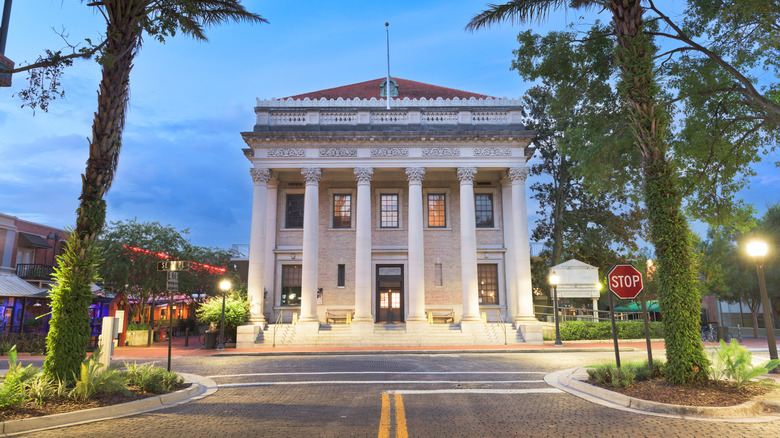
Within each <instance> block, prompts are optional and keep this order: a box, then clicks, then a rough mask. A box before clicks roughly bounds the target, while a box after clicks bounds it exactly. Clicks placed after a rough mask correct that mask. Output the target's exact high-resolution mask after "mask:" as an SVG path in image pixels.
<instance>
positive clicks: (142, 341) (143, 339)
mask: <svg viewBox="0 0 780 438" xmlns="http://www.w3.org/2000/svg"><path fill="white" fill-rule="evenodd" d="M125 341H126V342H127V345H128V346H131V347H141V346H145V345H147V344H148V343H149V330H128V331H127V335H126V337H125Z"/></svg>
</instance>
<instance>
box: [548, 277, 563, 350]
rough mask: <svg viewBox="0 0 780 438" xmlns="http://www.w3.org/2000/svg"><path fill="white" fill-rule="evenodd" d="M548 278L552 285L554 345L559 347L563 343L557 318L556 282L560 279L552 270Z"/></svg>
mask: <svg viewBox="0 0 780 438" xmlns="http://www.w3.org/2000/svg"><path fill="white" fill-rule="evenodd" d="M549 280H550V284H551V285H552V287H553V308H554V309H555V346H556V347H561V346H563V343H562V342H561V327H560V321H559V318H558V282H559V281H560V277H558V274H556V273H555V271H553V272H552V273H551V274H550V279H549Z"/></svg>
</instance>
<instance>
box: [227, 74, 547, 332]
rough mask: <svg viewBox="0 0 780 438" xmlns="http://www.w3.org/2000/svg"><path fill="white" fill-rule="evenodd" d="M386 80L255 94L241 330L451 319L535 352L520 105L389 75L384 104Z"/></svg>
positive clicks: (414, 324) (420, 326) (420, 324)
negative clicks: (509, 329)
mask: <svg viewBox="0 0 780 438" xmlns="http://www.w3.org/2000/svg"><path fill="white" fill-rule="evenodd" d="M386 82H387V81H386V80H384V79H377V80H373V81H367V82H362V83H358V84H353V85H348V86H344V87H338V88H333V89H328V90H322V91H319V92H314V93H308V94H304V95H299V96H292V97H289V98H284V99H271V100H258V102H257V106H256V107H255V113H256V117H257V119H256V124H255V126H254V129H253V130H252V131H250V132H243V133H242V136H243V138H244V141H245V142H246V144H247V145H248V148H247V149H245V150H244V152H245V155H246V157H247V158H248V160H249V161H250V163H251V165H252V167H251V169H250V174H251V177H252V180H253V182H254V192H253V201H252V206H253V207H252V229H251V240H250V246H249V257H248V259H249V260H248V262H249V264H248V294H249V300H250V303H251V311H250V314H251V319H250V322H251V324H252V326H253V327H255V328H254V334H255V335H257V333H258V332H261V331H262V330H263V328H264V327H265V326H266V324H268V323H272V324H273V323H275V322H289V321H290V320H291V319H293V318H297V322H298V326H299V327H302V328H303V329H304V330H309V331H316V330H318V329H319V327H320V324H321V323H326V322H329V317H331V316H338V315H344V314H347V313H348V314H349V320H351V325H352V329H353V330H356V331H361V330H370V329H371V327H373V326H374V325H375V324H379V323H403V324H404V327H405V329H406V330H407V331H412V330H422V331H424V330H425V329H426V326H427V325H428V324H429V323H430V322H431V321H432V318H433V317H434V316H436V317H446V316H449V315H451V316H452V320H453V322H454V323H458V324H460V325H461V327H463V328H465V327H467V326H469V325H479V324H483V321H484V320H485V319H488V320H491V321H506V322H509V323H514V327H515V328H516V329H517V330H518V331H519V332H520V333H521V334H522V335H523V336H524V337H525V339H526V340H527V341H535V342H536V341H538V342H541V329H540V328H539V327H538V321H537V320H536V318H535V317H534V312H533V296H532V288H531V268H530V253H529V238H528V226H527V225H528V224H527V212H526V205H525V180H526V177H527V176H528V167H527V166H526V162H527V160H528V159H529V158H530V156H531V154H532V150H531V149H530V148H529V144H530V142H531V140H532V139H533V135H534V133H533V132H530V131H527V130H525V129H524V127H523V125H522V123H521V115H522V109H521V107H520V102H519V101H517V100H508V99H496V98H491V97H489V96H484V95H479V94H475V93H469V92H465V91H460V90H454V89H450V88H444V87H438V86H434V85H429V84H423V83H419V82H414V81H408V80H403V79H395V78H394V79H391V80H390V96H391V98H390V102H389V103H388V101H387V99H386V97H385V95H386V94H387V93H386V86H385V85H386ZM244 332H246V330H244ZM240 336H241V335H239V337H240ZM239 342H240V339H239Z"/></svg>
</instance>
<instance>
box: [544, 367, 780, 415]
mask: <svg viewBox="0 0 780 438" xmlns="http://www.w3.org/2000/svg"><path fill="white" fill-rule="evenodd" d="M586 378H587V374H586V372H585V369H584V368H582V367H580V368H572V369H568V370H563V371H556V372H554V373H550V374H547V375H546V376H544V380H545V382H547V384H549V385H551V386H554V387H556V388H558V389H561V390H563V391H566V392H568V393H569V394H572V395H575V396H577V397H580V398H583V399H585V400H588V401H590V402H593V403H596V404H599V405H602V406H606V407H610V408H613V409H620V410H624V411H629V412H634V413H640V414H645V415H653V416H661V417H673V418H682V419H687V420H708V421H728V422H771V421H775V420H779V419H780V415H778V414H777V413H776V412H780V409H778V408H780V389H776V390H774V391H773V392H771V393H769V394H766V395H764V396H762V397H759V398H756V399H755V400H751V401H748V402H745V403H742V404H740V405H736V406H726V407H706V406H684V405H672V404H668V403H659V402H654V401H649V400H642V399H638V398H635V397H629V396H627V395H623V394H620V393H618V392H614V391H610V390H608V389H604V388H601V387H598V386H594V385H590V384H588V383H585V381H584V379H586ZM765 410H769V411H770V412H773V413H772V414H765V413H764V412H765Z"/></svg>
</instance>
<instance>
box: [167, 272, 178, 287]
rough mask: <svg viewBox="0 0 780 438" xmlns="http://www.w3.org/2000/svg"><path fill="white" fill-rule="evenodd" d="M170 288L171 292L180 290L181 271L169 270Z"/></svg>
mask: <svg viewBox="0 0 780 438" xmlns="http://www.w3.org/2000/svg"><path fill="white" fill-rule="evenodd" d="M168 290H169V291H171V292H178V291H179V273H178V272H176V271H168Z"/></svg>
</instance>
